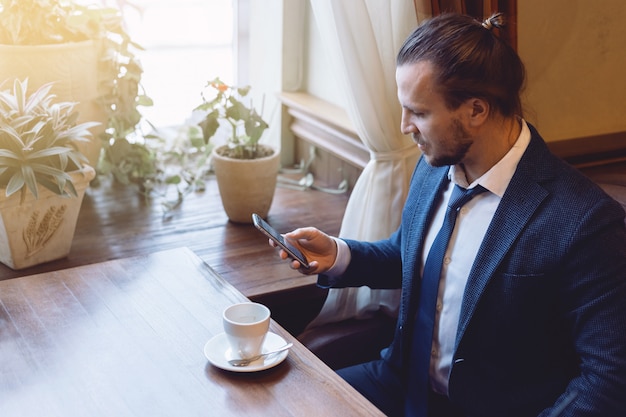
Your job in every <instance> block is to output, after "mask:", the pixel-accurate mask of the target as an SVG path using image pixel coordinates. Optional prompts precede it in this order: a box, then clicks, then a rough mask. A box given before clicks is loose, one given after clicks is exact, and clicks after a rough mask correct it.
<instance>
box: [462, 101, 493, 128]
mask: <svg viewBox="0 0 626 417" xmlns="http://www.w3.org/2000/svg"><path fill="white" fill-rule="evenodd" d="M467 110H468V112H467V114H468V116H469V117H468V120H469V123H470V125H471V126H473V127H479V126H481V125H482V124H483V123H485V121H487V119H488V118H489V111H490V107H489V103H488V102H487V101H486V100H484V99H481V98H471V99H469V100H468V101H467Z"/></svg>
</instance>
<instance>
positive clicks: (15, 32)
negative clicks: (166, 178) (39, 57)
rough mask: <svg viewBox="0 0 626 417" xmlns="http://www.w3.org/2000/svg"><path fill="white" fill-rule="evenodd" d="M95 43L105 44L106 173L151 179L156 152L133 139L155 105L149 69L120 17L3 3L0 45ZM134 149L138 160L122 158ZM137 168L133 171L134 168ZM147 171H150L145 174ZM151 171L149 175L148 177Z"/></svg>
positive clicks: (56, 0)
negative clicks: (146, 87)
mask: <svg viewBox="0 0 626 417" xmlns="http://www.w3.org/2000/svg"><path fill="white" fill-rule="evenodd" d="M85 40H94V41H96V42H98V43H99V47H100V52H99V57H100V58H99V71H98V72H99V74H98V83H99V85H98V91H99V94H100V97H99V99H98V101H99V103H100V105H101V106H102V107H103V108H104V110H105V112H106V113H107V117H108V123H107V126H106V129H105V132H104V134H103V137H102V138H101V139H102V140H103V149H104V152H103V155H104V157H103V159H105V160H106V161H107V163H106V164H105V167H106V173H109V172H111V173H113V174H114V175H115V176H116V178H118V179H123V180H124V181H123V182H130V181H131V180H129V179H128V178H127V177H126V175H127V174H129V173H132V175H139V176H141V175H144V174H145V175H149V174H150V168H149V166H150V158H151V155H150V152H149V150H147V149H146V148H145V147H144V146H143V143H142V142H141V141H138V142H137V144H134V143H133V141H134V138H131V136H132V135H133V134H134V133H135V132H136V131H137V130H138V128H139V125H140V122H141V120H142V115H141V112H140V111H139V108H140V107H141V106H151V105H152V104H153V103H152V100H151V99H150V98H149V97H148V96H147V95H146V94H145V92H144V91H143V89H142V88H141V76H142V73H143V69H142V67H141V64H140V62H139V59H138V58H137V56H136V52H137V51H140V50H143V48H142V47H141V46H140V45H138V44H137V43H135V42H133V41H132V39H131V38H130V36H129V34H128V33H127V31H126V30H125V29H124V26H123V19H122V15H121V13H120V11H119V10H118V9H115V8H112V7H100V6H95V5H91V6H86V5H83V4H80V3H78V2H75V1H71V0H0V43H1V44H8V45H48V44H59V43H66V42H80V41H85ZM128 147H132V148H133V150H134V154H132V156H131V154H128V153H120V152H118V151H119V150H120V149H123V150H124V151H125V150H126V149H127V148H128ZM131 165H132V166H133V168H132V169H129V168H128V167H129V166H131ZM146 169H147V171H145V170H146ZM144 171H145V172H144Z"/></svg>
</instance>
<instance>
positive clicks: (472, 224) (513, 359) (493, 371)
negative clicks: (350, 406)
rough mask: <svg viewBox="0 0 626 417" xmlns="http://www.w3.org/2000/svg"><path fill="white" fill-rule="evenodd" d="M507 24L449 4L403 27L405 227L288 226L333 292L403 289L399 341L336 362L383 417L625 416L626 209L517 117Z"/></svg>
mask: <svg viewBox="0 0 626 417" xmlns="http://www.w3.org/2000/svg"><path fill="white" fill-rule="evenodd" d="M501 25H502V18H501V16H500V15H494V16H493V17H491V18H489V19H487V20H486V21H485V22H483V23H480V22H477V21H475V20H473V19H471V18H469V17H466V16H461V15H454V14H446V15H442V16H438V17H435V18H433V19H431V20H429V21H427V22H426V23H424V24H423V25H422V26H420V27H419V28H417V29H416V30H415V31H414V32H413V33H412V34H411V35H410V36H409V38H408V39H407V40H406V41H405V43H404V45H403V46H402V48H401V50H400V52H399V54H398V58H397V70H396V81H397V85H398V98H399V100H400V103H401V105H402V108H403V112H402V122H401V123H402V130H403V132H404V133H406V134H411V135H412V136H413V138H414V140H415V142H416V143H417V146H418V147H419V148H420V150H421V152H422V154H423V156H422V158H421V160H420V161H419V163H418V165H417V167H416V169H415V172H414V175H413V178H412V181H411V188H410V192H409V195H408V197H407V201H406V204H405V208H404V211H403V216H402V222H401V225H400V227H399V229H398V230H397V231H396V232H395V233H394V234H393V235H392V236H391V237H389V239H386V240H381V241H378V242H358V241H353V240H341V239H336V238H331V237H329V236H328V235H326V234H324V233H322V232H321V231H319V230H317V229H315V228H302V229H297V230H295V231H293V232H291V233H288V234H286V235H285V237H286V238H287V239H288V240H289V241H290V242H291V243H293V244H294V245H296V246H298V247H299V249H300V250H301V251H302V252H303V253H304V254H305V256H306V257H307V259H308V260H309V261H310V268H309V269H304V268H301V267H300V264H299V263H298V262H297V261H294V260H291V266H292V267H293V268H299V269H300V271H301V272H302V273H306V274H320V275H319V278H318V283H319V285H321V286H324V287H347V286H360V285H368V286H370V287H372V288H399V287H401V288H402V297H401V306H400V312H399V317H398V323H397V327H396V333H395V338H394V340H393V343H392V344H391V346H390V347H389V348H387V349H385V350H383V352H382V354H381V359H380V360H377V361H374V362H370V363H366V364H361V365H357V366H355V367H351V368H347V369H343V370H340V371H339V374H340V375H342V376H343V377H344V378H345V379H346V380H347V381H348V382H349V383H350V384H352V385H353V386H354V387H355V388H356V389H358V390H359V391H360V392H361V393H363V394H364V395H365V396H366V397H367V398H369V399H370V400H371V401H372V402H373V403H374V404H376V405H377V406H378V407H379V408H380V409H381V410H382V411H384V412H385V413H386V414H388V415H415V416H427V415H428V416H446V417H448V416H457V415H458V416H493V417H515V416H520V417H521V416H537V415H540V416H551V417H552V416H555V415H559V416H577V417H579V416H602V417H608V416H625V415H626V232H625V226H624V211H623V209H622V208H621V206H620V205H619V204H618V203H617V202H615V201H614V200H612V199H611V198H610V197H608V196H607V195H606V194H605V193H603V192H602V191H601V190H600V189H599V188H598V187H597V186H596V185H594V184H593V183H592V182H591V181H590V180H588V179H587V178H586V177H584V176H583V175H582V174H580V173H579V172H577V171H576V170H574V169H573V168H571V167H570V166H568V165H567V164H566V163H564V162H562V161H561V160H559V159H558V158H556V157H555V156H553V155H552V154H551V153H550V152H549V151H548V149H547V147H546V144H545V142H544V141H543V139H542V138H541V137H540V136H539V134H538V133H537V131H536V130H535V129H534V128H533V127H532V126H531V125H529V124H528V123H526V122H525V121H524V120H523V119H522V118H521V105H520V98H519V94H520V90H521V88H522V85H523V82H524V68H523V65H522V63H521V61H520V60H519V57H518V56H517V54H516V53H515V52H514V51H513V49H511V48H510V47H509V46H508V45H506V44H505V43H504V42H503V41H502V40H500V39H499V38H498V37H497V36H496V35H495V34H494V33H493V31H492V28H493V27H494V26H496V27H499V26H501ZM457 185H458V186H460V187H457ZM463 190H473V191H472V193H474V194H475V195H473V196H470V197H468V198H467V199H466V200H468V201H467V202H465V203H464V204H462V203H461V204H460V205H462V206H461V207H459V208H458V209H450V210H448V205H451V206H452V205H453V202H452V200H456V195H457V194H456V193H461V192H464V191H463ZM478 191H481V192H478ZM453 193H454V195H455V197H453V198H451V195H452V194H453ZM450 213H456V214H457V218H456V220H454V218H453V217H451V219H452V220H450V219H449V218H448V216H449V214H450ZM446 224H451V226H450V227H452V228H453V229H452V230H453V232H452V235H451V237H450V238H449V241H448V240H447V238H439V237H438V236H437V235H438V233H439V230H440V229H442V230H443V229H445V228H446V227H447V226H445V225H446ZM442 242H443V243H442ZM440 246H443V250H445V254H444V255H443V260H441V259H439V260H438V261H435V259H436V254H434V252H437V253H438V252H440V250H439V249H437V250H435V248H436V247H437V248H439V247H440ZM431 249H432V250H431ZM442 253H443V252H442ZM280 255H281V257H282V258H283V259H286V258H287V254H286V253H284V252H282V251H281V252H280ZM430 258H432V259H433V261H431V259H430ZM436 263H438V266H437V268H435V269H432V264H436ZM442 264H443V266H442ZM433 271H435V272H433ZM433 276H434V278H433ZM433 283H434V284H433ZM433 288H434V290H433ZM429 292H432V294H433V295H432V297H430V298H429V297H428V293H429ZM429 304H432V310H433V311H432V312H430V313H429V309H428V308H426V307H427V306H428V305H429ZM429 314H430V316H429ZM433 315H434V316H433ZM433 323H434V324H433ZM430 326H433V327H432V328H431V327H430ZM424 345H426V349H427V351H426V354H425V355H426V356H424V354H423V347H424Z"/></svg>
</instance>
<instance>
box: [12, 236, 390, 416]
mask: <svg viewBox="0 0 626 417" xmlns="http://www.w3.org/2000/svg"><path fill="white" fill-rule="evenodd" d="M244 300H246V298H245V297H244V296H243V295H242V294H241V293H240V292H239V291H237V290H236V289H235V288H234V287H233V286H231V285H230V284H228V283H227V282H226V281H225V280H224V279H222V278H221V277H220V276H219V275H217V274H216V273H215V272H214V271H213V270H212V269H211V268H210V267H209V266H208V265H207V264H205V263H204V262H203V261H202V260H201V259H200V258H199V257H197V256H196V255H195V254H194V253H193V252H192V251H191V250H190V249H187V248H180V249H172V250H167V251H162V252H157V253H154V254H151V255H142V256H137V257H131V258H123V259H118V260H112V261H108V262H103V263H98V264H92V265H87V266H80V267H76V268H70V269H65V270H60V271H55V272H49V273H43V274H38V275H31V276H26V277H21V278H14V279H9V280H5V281H2V282H0V416H20V417H26V416H46V417H50V416H63V417H67V416H89V417H96V416H107V417H110V416H116V417H123V416H141V417H144V416H185V417H189V416H244V415H245V416H272V417H273V416H330V415H341V416H373V415H382V414H381V413H380V412H379V411H378V409H376V408H375V407H374V406H373V405H372V404H371V403H369V402H368V401H367V400H366V399H365V398H364V397H362V396H361V395H360V394H358V393H357V392H356V391H355V390H354V389H353V388H352V387H350V386H349V385H348V384H346V383H345V382H344V381H343V380H342V379H341V378H339V377H338V376H337V375H336V374H335V373H334V372H333V371H332V370H331V369H330V368H328V367H327V366H326V365H324V363H322V362H321V361H320V360H319V359H318V358H317V357H315V356H314V355H313V354H312V353H311V352H309V351H308V350H307V349H306V348H305V347H304V346H303V345H301V344H300V343H299V342H298V341H297V340H296V339H295V338H294V337H293V336H291V335H290V334H289V333H287V332H286V331H285V330H284V329H282V328H281V327H280V326H279V325H278V324H277V323H276V322H272V324H271V331H272V332H274V333H276V334H278V335H280V336H282V337H283V338H285V339H286V340H289V341H291V342H293V343H294V347H293V348H292V350H291V351H290V352H289V355H288V357H287V359H286V360H285V361H284V362H282V363H281V364H279V365H278V366H276V367H274V368H271V369H268V370H265V371H261V372H255V373H231V372H228V371H223V370H220V369H218V368H215V367H214V366H213V365H211V364H210V363H209V362H208V361H207V359H206V358H205V356H204V353H203V347H204V345H205V343H206V342H207V341H208V340H209V339H210V338H211V337H213V336H214V335H216V334H219V333H221V331H222V323H221V311H222V309H223V308H224V307H226V306H227V305H229V304H231V303H235V302H240V301H244Z"/></svg>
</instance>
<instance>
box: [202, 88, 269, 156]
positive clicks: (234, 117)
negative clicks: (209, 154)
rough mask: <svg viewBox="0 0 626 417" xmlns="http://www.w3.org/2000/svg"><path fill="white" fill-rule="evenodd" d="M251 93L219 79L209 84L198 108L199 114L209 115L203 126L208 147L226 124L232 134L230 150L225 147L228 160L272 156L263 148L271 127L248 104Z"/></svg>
mask: <svg viewBox="0 0 626 417" xmlns="http://www.w3.org/2000/svg"><path fill="white" fill-rule="evenodd" d="M249 93H250V86H246V87H235V86H230V85H227V84H225V83H224V82H222V81H221V80H220V79H219V78H215V79H214V80H213V81H210V82H209V83H207V85H206V90H205V91H204V92H203V93H202V99H203V101H204V102H203V103H202V104H201V105H199V106H198V107H196V110H199V111H204V112H206V115H205V116H204V118H203V120H202V121H201V122H200V123H199V124H200V127H201V128H202V133H203V136H204V140H205V143H209V141H210V139H211V138H212V137H213V136H214V135H215V133H216V132H217V130H218V128H219V127H220V126H221V125H222V124H224V125H225V126H226V128H227V130H229V134H228V138H227V145H228V146H227V147H221V149H222V154H223V155H224V156H228V157H231V158H237V159H256V158H260V157H263V156H267V155H268V153H271V152H272V151H269V150H267V149H266V148H263V147H260V146H259V140H260V139H261V136H262V135H263V132H264V131H265V129H267V128H268V124H267V122H265V120H263V118H262V117H261V116H260V115H259V113H257V111H256V110H255V108H254V107H253V106H252V103H251V101H250V102H249V104H248V103H247V102H246V99H247V98H248V94H249ZM207 95H208V96H209V97H207Z"/></svg>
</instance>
